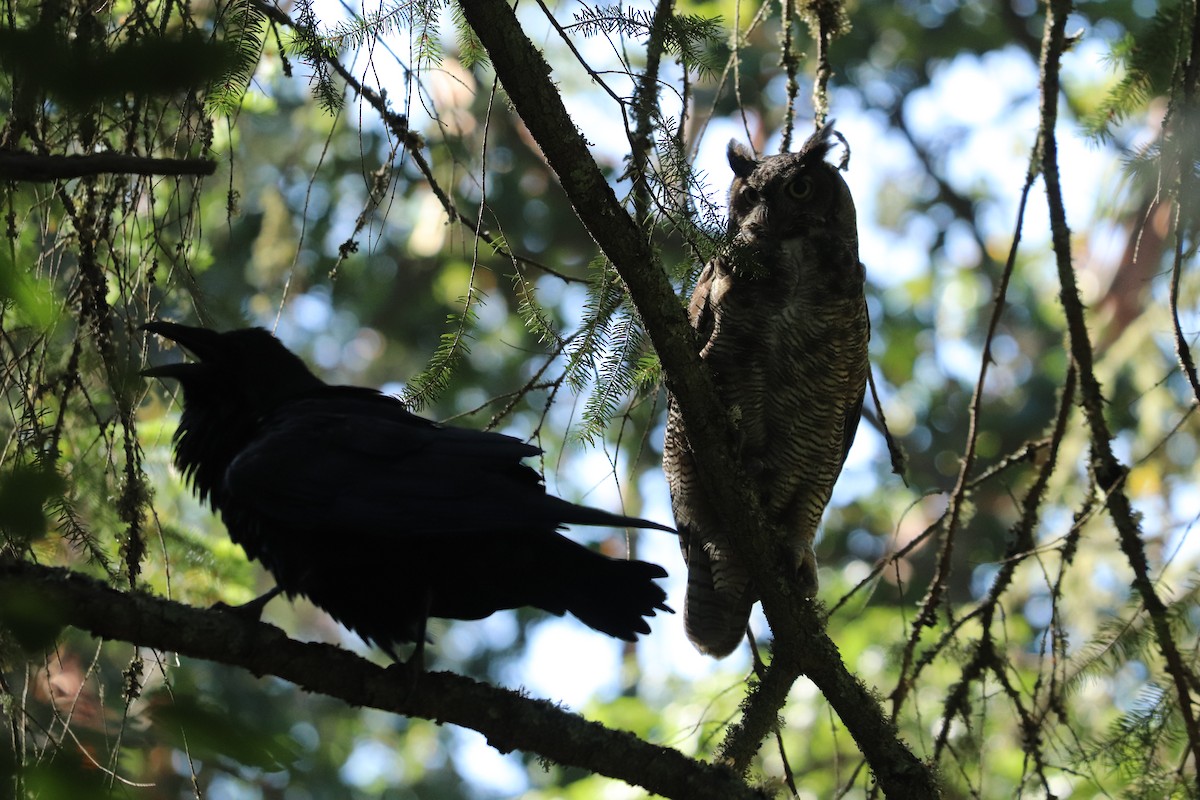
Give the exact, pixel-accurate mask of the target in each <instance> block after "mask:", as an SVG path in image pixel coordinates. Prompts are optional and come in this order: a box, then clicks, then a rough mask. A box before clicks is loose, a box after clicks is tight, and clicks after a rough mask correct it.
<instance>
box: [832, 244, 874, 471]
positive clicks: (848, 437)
mask: <svg viewBox="0 0 1200 800" xmlns="http://www.w3.org/2000/svg"><path fill="white" fill-rule="evenodd" d="M858 268H859V270H860V271H862V272H865V271H866V270H865V268H864V267H863V265H862V262H861V261H860V262H859V264H858ZM863 308H864V309H865V308H866V298H865V297H864V298H863ZM863 317H864V319H865V320H866V322H867V340H868V341H869V340H870V339H871V317H870V315H869V314H866V313H864V314H863ZM867 369H868V370H869V369H870V365H868V366H867ZM866 394H867V387H866V385H865V384H864V385H863V387H862V389H861V390H860V391H859V393H858V399H857V400H856V401H855V402H854V403H853V404H851V405H850V406H849V407H848V408H847V409H846V417H845V420H846V422H845V425H844V427H843V428H842V460H841V461H840V462H839V463H838V472H839V473H840V472H841V471H842V467H843V466H844V465H845V463H846V457H847V456H849V455H850V446H851V445H853V444H854V436H855V434H857V433H858V423H859V422H860V421H862V407H863V400H864V399H865V398H866Z"/></svg>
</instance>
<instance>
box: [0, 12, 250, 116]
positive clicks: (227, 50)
mask: <svg viewBox="0 0 1200 800" xmlns="http://www.w3.org/2000/svg"><path fill="white" fill-rule="evenodd" d="M247 4H248V3H247ZM254 60H255V63H257V52H256V53H255V56H254ZM240 62H241V53H240V52H237V53H236V55H235V50H234V48H233V47H231V46H230V45H229V44H227V43H225V42H213V41H210V40H208V39H207V38H206V37H204V36H203V35H202V34H200V33H198V32H184V33H181V34H174V35H171V36H150V35H142V36H131V37H129V38H127V39H125V40H124V41H121V42H119V43H117V44H115V45H110V44H108V43H101V42H94V41H91V42H89V41H86V40H83V39H75V40H72V39H70V38H68V37H66V36H64V35H63V34H62V33H61V32H59V31H57V30H55V29H53V28H49V27H39V28H36V29H33V30H19V29H12V28H4V27H0V67H3V68H4V69H5V70H6V71H8V72H10V73H11V74H12V77H13V80H14V81H15V82H17V83H18V84H20V85H21V86H22V87H24V88H26V89H27V90H30V91H34V92H38V93H45V94H48V95H50V96H51V97H53V98H54V99H55V100H56V101H58V102H60V103H63V104H66V105H67V106H70V107H73V108H78V109H83V108H86V107H88V106H92V105H94V104H96V103H97V102H111V101H114V100H119V99H123V98H125V97H126V96H135V97H136V96H143V97H148V96H165V95H171V94H175V93H181V92H188V91H198V90H200V89H201V88H203V87H204V86H205V85H206V84H208V83H209V82H211V81H216V80H218V79H219V78H221V77H222V76H224V75H226V74H227V72H229V71H230V70H237V69H238V68H239V66H240Z"/></svg>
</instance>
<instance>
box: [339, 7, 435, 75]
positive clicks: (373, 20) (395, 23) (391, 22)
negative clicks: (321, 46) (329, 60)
mask: <svg viewBox="0 0 1200 800" xmlns="http://www.w3.org/2000/svg"><path fill="white" fill-rule="evenodd" d="M442 5H443V3H442V0H418V2H399V3H392V4H386V5H384V6H382V7H380V8H379V9H377V10H374V11H371V12H370V13H368V14H367V15H366V16H363V17H358V16H356V17H355V18H354V19H352V20H350V21H349V22H340V23H338V24H337V25H336V26H335V27H334V28H333V30H331V31H330V32H329V33H327V34H325V35H324V37H323V38H324V40H325V43H326V46H327V47H328V49H329V52H330V53H339V52H345V51H347V50H357V49H359V48H360V47H363V46H364V45H365V44H366V43H367V41H369V40H370V39H375V38H382V37H385V36H388V35H389V34H393V33H397V32H399V31H401V30H411V31H412V32H413V36H414V38H415V39H416V50H417V63H418V65H424V64H427V63H428V64H433V65H436V64H438V63H440V62H441V58H442V50H441V42H440V41H439V40H438V38H437V26H438V12H439V10H440V8H441V7H442Z"/></svg>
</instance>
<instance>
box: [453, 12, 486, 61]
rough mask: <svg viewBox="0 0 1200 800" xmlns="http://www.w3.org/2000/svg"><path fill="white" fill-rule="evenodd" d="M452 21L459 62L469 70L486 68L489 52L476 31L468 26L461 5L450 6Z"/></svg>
mask: <svg viewBox="0 0 1200 800" xmlns="http://www.w3.org/2000/svg"><path fill="white" fill-rule="evenodd" d="M450 20H451V22H452V23H453V24H454V40H455V44H456V45H457V46H458V60H459V61H460V62H462V65H463V66H464V67H466V68H467V69H471V68H472V67H476V66H479V67H486V66H487V65H488V54H487V51H486V50H484V49H483V43H482V42H480V41H479V36H478V35H477V34H476V33H475V30H474V29H473V28H472V27H471V26H470V25H468V24H467V19H466V17H464V16H463V12H462V5H461V4H460V3H457V2H455V3H451V4H450Z"/></svg>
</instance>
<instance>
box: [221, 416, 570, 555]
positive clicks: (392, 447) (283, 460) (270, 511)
mask: <svg viewBox="0 0 1200 800" xmlns="http://www.w3.org/2000/svg"><path fill="white" fill-rule="evenodd" d="M540 452H541V451H540V450H539V449H538V448H537V447H535V446H533V445H530V444H526V443H524V442H522V441H520V440H519V439H514V438H512V437H511V436H504V435H502V434H498V433H488V432H483V431H472V430H465V429H460V428H448V427H442V426H440V425H437V424H436V423H433V422H430V421H428V420H425V419H422V418H421V417H418V416H416V415H414V414H410V413H409V412H408V411H407V410H405V409H404V408H403V406H401V405H400V403H399V402H397V401H394V400H391V399H390V398H385V397H383V396H377V399H376V398H371V397H367V396H362V395H358V396H348V397H343V396H339V395H337V394H327V395H324V396H319V397H316V398H312V399H307V400H302V401H298V402H294V403H290V404H288V405H287V406H285V407H283V408H281V409H280V410H278V411H277V412H276V413H274V414H272V415H271V416H270V417H268V418H267V419H266V420H264V421H263V423H262V424H261V426H260V429H259V433H258V435H257V436H255V437H254V439H253V440H252V441H251V442H250V444H249V445H248V446H247V447H246V448H244V449H243V450H242V452H241V453H239V455H238V456H237V457H236V458H235V459H234V460H233V461H232V462H231V463H230V465H229V467H228V469H227V470H226V472H225V490H226V493H227V497H228V500H229V501H230V502H231V503H234V504H236V505H237V506H238V507H239V510H241V511H242V512H250V513H252V514H253V515H255V516H257V517H258V518H259V519H261V520H267V519H269V520H271V521H273V522H274V523H276V524H281V525H286V526H288V527H291V528H293V529H294V530H298V531H304V530H308V531H322V530H325V531H334V530H354V531H356V533H358V534H366V535H369V534H371V533H375V532H385V531H386V532H394V531H396V530H397V529H399V530H402V531H404V532H405V533H406V534H411V535H427V534H441V535H445V534H453V533H457V532H471V533H487V532H490V531H513V530H516V529H521V528H527V527H531V526H534V527H536V526H544V527H546V528H548V529H549V530H553V529H554V527H555V526H556V525H557V524H558V523H559V521H561V514H560V513H558V512H557V511H556V504H557V503H561V501H555V499H554V498H548V497H547V496H546V494H545V491H544V489H543V487H542V484H541V478H540V476H539V475H538V473H537V472H536V471H534V470H533V469H531V468H530V467H527V466H525V465H523V464H521V463H520V462H521V459H523V458H528V457H530V456H534V455H537V454H538V453H540ZM563 505H569V504H565V503H563Z"/></svg>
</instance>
